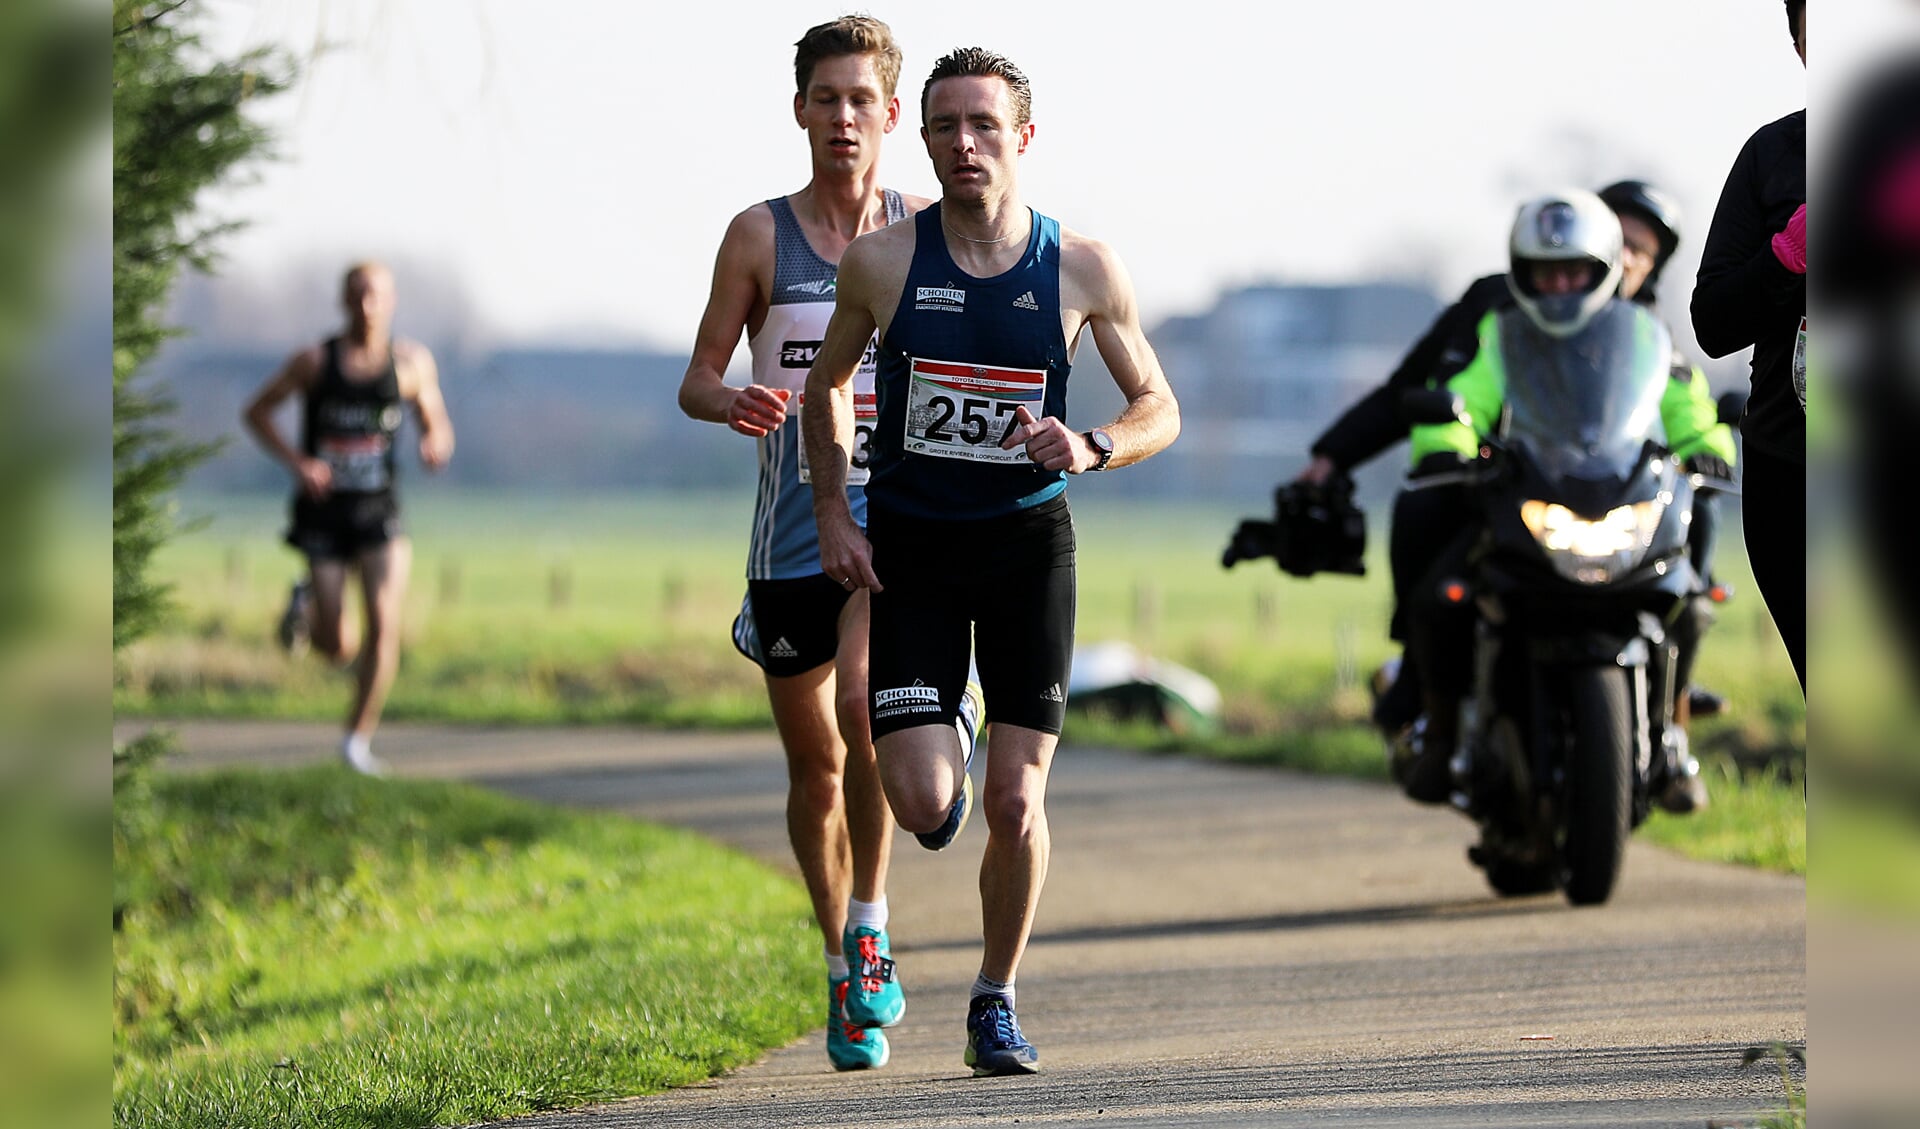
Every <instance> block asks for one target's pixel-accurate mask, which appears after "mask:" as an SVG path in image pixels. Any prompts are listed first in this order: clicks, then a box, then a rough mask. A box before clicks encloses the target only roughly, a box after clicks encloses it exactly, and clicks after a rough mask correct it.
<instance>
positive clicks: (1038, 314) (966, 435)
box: [867, 204, 1070, 520]
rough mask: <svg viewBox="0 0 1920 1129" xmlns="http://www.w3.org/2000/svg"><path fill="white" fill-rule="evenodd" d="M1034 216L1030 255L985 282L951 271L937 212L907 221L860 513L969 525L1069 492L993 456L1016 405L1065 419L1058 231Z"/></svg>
mask: <svg viewBox="0 0 1920 1129" xmlns="http://www.w3.org/2000/svg"><path fill="white" fill-rule="evenodd" d="M1032 217H1033V221H1032V222H1033V230H1032V234H1031V235H1030V237H1029V238H1028V240H1027V253H1026V254H1025V255H1024V256H1022V257H1021V259H1020V262H1019V263H1018V264H1017V265H1015V266H1014V267H1013V268H1012V269H1010V270H1008V271H1007V272H1005V273H1004V274H1001V275H998V276H996V277H994V278H975V277H973V276H972V275H969V274H966V273H964V272H962V271H961V270H960V268H959V267H957V266H955V265H954V262H953V257H952V256H951V255H949V254H948V253H947V240H946V235H945V233H944V232H943V231H942V230H941V226H940V205H939V204H935V205H933V206H932V207H929V208H927V209H925V210H924V211H922V212H920V213H919V214H918V215H916V216H915V217H914V223H915V225H916V226H915V228H914V241H915V243H914V252H913V264H912V265H911V266H910V267H909V268H908V270H907V282H906V286H905V287H904V288H903V289H902V291H901V294H900V305H899V308H898V309H897V310H896V311H895V313H894V315H893V321H892V323H891V324H889V325H888V326H887V332H886V337H885V339H884V340H882V342H881V343H880V350H879V358H878V362H879V363H878V371H877V374H876V380H875V384H876V388H877V390H878V392H879V421H878V423H877V425H876V427H875V430H874V435H873V442H872V446H871V448H870V450H871V462H870V464H869V465H870V467H871V468H872V477H871V478H869V479H868V481H867V502H868V504H869V505H871V506H874V507H878V508H880V509H882V510H885V511H887V512H889V513H897V514H903V515H908V516H914V517H923V518H935V519H947V520H972V519H976V518H985V517H997V516H999V515H1001V514H1008V513H1013V512H1016V511H1018V510H1023V509H1027V508H1029V507H1032V506H1037V505H1039V504H1040V503H1042V502H1045V501H1047V500H1049V499H1051V498H1054V497H1057V496H1058V495H1059V494H1060V493H1061V492H1062V491H1064V490H1065V489H1066V488H1067V475H1066V472H1065V471H1048V470H1042V469H1040V468H1039V467H1038V466H1035V465H1034V464H1033V462H1032V460H1030V459H1028V458H1027V455H1026V451H1025V450H1024V448H1020V447H1016V448H1014V449H1013V450H1011V451H1002V450H1000V440H1001V439H1002V438H1004V437H1005V436H1006V434H1007V432H1008V431H1009V430H1011V429H1012V428H1013V426H1014V417H1013V413H1014V409H1015V408H1016V407H1017V406H1020V405H1024V406H1025V407H1026V408H1027V411H1028V412H1029V413H1030V414H1032V415H1033V416H1034V417H1036V418H1038V417H1040V416H1042V415H1049V416H1056V417H1058V418H1060V419H1063V420H1064V419H1065V418H1066V415H1067V373H1068V369H1069V367H1070V366H1069V365H1068V363H1067V343H1066V341H1065V340H1064V339H1063V335H1062V333H1061V329H1060V224H1059V222H1058V221H1056V220H1053V219H1050V218H1048V217H1046V216H1043V215H1041V214H1040V213H1039V212H1032Z"/></svg>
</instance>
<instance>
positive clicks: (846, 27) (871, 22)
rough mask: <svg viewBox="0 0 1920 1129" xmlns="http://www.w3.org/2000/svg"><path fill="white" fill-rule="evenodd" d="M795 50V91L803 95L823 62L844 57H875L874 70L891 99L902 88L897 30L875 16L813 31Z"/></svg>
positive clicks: (855, 17) (845, 19)
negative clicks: (821, 61) (894, 33)
mask: <svg viewBox="0 0 1920 1129" xmlns="http://www.w3.org/2000/svg"><path fill="white" fill-rule="evenodd" d="M793 46H794V52H793V81H794V88H795V90H797V91H798V92H799V93H800V94H801V95H805V94H806V92H807V87H808V86H809V85H811V84H812V82H813V68H814V67H816V66H818V65H819V63H820V60H822V59H834V58H838V57H840V56H841V55H872V56H873V69H874V70H876V71H878V72H879V74H880V85H881V87H883V88H884V93H885V94H886V96H887V97H889V98H891V97H893V91H894V88H895V87H896V86H898V85H899V84H900V45H899V44H897V43H895V42H894V41H893V29H892V28H890V27H888V26H887V25H886V24H884V23H882V22H880V21H879V20H876V19H874V18H873V17H872V16H868V15H852V16H841V17H840V18H839V19H837V20H829V21H828V22H826V23H823V24H820V25H818V26H816V27H810V28H808V29H807V33H806V34H805V35H803V36H801V37H800V41H799V42H798V43H795V44H794V45H793Z"/></svg>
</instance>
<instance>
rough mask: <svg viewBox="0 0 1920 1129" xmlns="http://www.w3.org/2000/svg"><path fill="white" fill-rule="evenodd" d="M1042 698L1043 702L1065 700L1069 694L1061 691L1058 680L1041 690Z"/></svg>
mask: <svg viewBox="0 0 1920 1129" xmlns="http://www.w3.org/2000/svg"><path fill="white" fill-rule="evenodd" d="M1040 700H1041V701H1043V702H1064V701H1066V700H1067V696H1066V695H1065V694H1062V693H1061V692H1060V684H1059V683H1058V682H1056V683H1054V684H1053V685H1051V686H1049V687H1047V688H1046V689H1045V690H1042V691H1040Z"/></svg>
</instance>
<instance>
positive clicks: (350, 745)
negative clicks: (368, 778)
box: [340, 733, 380, 773]
mask: <svg viewBox="0 0 1920 1129" xmlns="http://www.w3.org/2000/svg"><path fill="white" fill-rule="evenodd" d="M340 756H341V757H342V758H343V759H345V760H346V762H347V763H348V764H350V765H352V766H353V767H354V768H356V769H358V770H359V771H361V772H368V773H377V772H379V771H380V762H379V761H377V760H375V759H373V741H372V739H371V738H369V737H368V736H367V735H366V734H364V733H349V734H347V735H346V737H345V739H343V740H342V741H341V742H340Z"/></svg>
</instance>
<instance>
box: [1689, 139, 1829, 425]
mask: <svg viewBox="0 0 1920 1129" xmlns="http://www.w3.org/2000/svg"><path fill="white" fill-rule="evenodd" d="M1806 199H1807V112H1806V111H1805V110H1795V111H1794V112H1793V113H1791V114H1788V115H1787V116H1786V117H1784V118H1781V119H1779V120H1778V121H1774V122H1769V123H1768V124H1766V125H1764V126H1761V127H1760V128H1759V129H1758V130H1757V131H1755V132H1754V135H1753V136H1752V137H1750V138H1748V139H1747V144H1746V146H1745V147H1744V148H1742V149H1741V150H1740V156H1739V157H1738V158H1736V159H1735V160H1734V162H1733V169H1732V171H1730V172H1729V173H1728V174H1727V183H1726V187H1725V188H1723V189H1722V190H1721V192H1720V203H1719V205H1718V206H1717V207H1715V208H1714V211H1713V225H1712V227H1710V228H1709V229H1708V231H1707V243H1706V247H1705V249H1704V250H1702V252H1701V254H1700V274H1699V277H1698V278H1697V280H1696V281H1695V283H1694V288H1693V307H1692V308H1693V332H1694V336H1695V337H1697V338H1698V339H1699V341H1700V347H1701V348H1702V349H1704V350H1705V351H1706V353H1707V355H1708V356H1710V357H1724V356H1726V355H1727V354H1729V353H1733V352H1737V351H1739V350H1741V349H1744V348H1746V347H1747V346H1749V345H1751V346H1752V347H1753V386H1752V392H1751V393H1750V395H1749V398H1748V400H1747V413H1746V415H1745V417H1744V418H1742V419H1741V421H1740V431H1741V434H1742V435H1743V436H1745V438H1746V441H1747V442H1748V443H1751V444H1753V445H1755V446H1757V447H1760V448H1763V449H1765V450H1766V451H1768V452H1770V453H1772V454H1775V455H1780V456H1783V457H1788V458H1795V459H1800V460H1803V461H1804V460H1805V459H1806V457H1807V414H1806V410H1805V409H1804V408H1802V407H1801V406H1800V397H1799V395H1798V394H1797V393H1796V392H1795V391H1794V388H1793V351H1794V342H1795V339H1796V338H1797V337H1798V336H1799V332H1800V323H1801V321H1802V319H1803V318H1804V317H1805V316H1806V311H1807V278H1806V276H1805V275H1803V274H1795V273H1793V272H1792V271H1790V270H1788V269H1787V268H1786V267H1784V266H1781V265H1780V261H1779V260H1778V259H1776V258H1774V255H1773V247H1772V239H1773V236H1774V233H1775V232H1778V231H1779V230H1781V229H1782V228H1784V227H1786V226H1787V221H1788V220H1789V219H1791V218H1792V217H1793V213H1794V209H1796V208H1798V207H1799V206H1800V205H1801V204H1803V203H1805V202H1806Z"/></svg>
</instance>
